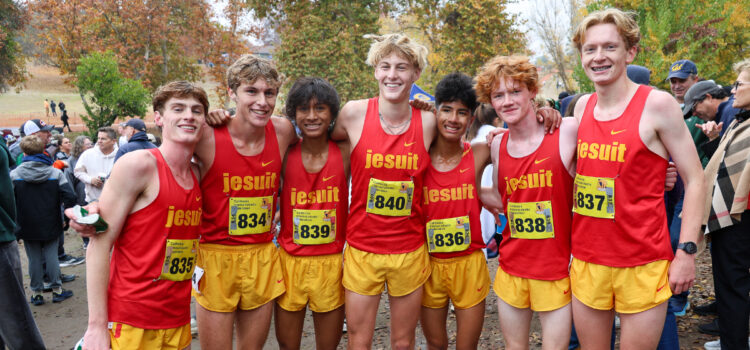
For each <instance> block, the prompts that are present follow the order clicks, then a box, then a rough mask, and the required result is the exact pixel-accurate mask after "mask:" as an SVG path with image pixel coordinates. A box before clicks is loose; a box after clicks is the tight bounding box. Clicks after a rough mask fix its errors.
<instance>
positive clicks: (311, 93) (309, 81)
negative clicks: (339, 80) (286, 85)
mask: <svg viewBox="0 0 750 350" xmlns="http://www.w3.org/2000/svg"><path fill="white" fill-rule="evenodd" d="M313 98H314V99H315V100H317V101H318V103H322V104H325V105H327V106H328V108H329V109H330V110H331V126H332V125H333V124H334V122H335V121H336V117H338V115H339V104H340V103H341V100H340V99H339V94H338V92H336V88H334V87H333V85H331V83H329V82H328V81H326V80H325V79H323V78H317V77H302V78H299V79H297V80H296V81H295V82H294V84H293V85H292V88H291V89H289V93H288V95H287V98H286V106H285V107H284V111H285V114H286V116H287V118H289V119H291V120H292V123H294V122H295V117H296V114H297V107H300V106H306V105H307V104H309V103H310V100H312V99H313Z"/></svg>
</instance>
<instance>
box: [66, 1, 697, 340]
mask: <svg viewBox="0 0 750 350" xmlns="http://www.w3.org/2000/svg"><path fill="white" fill-rule="evenodd" d="M372 38H373V39H374V42H373V44H372V46H371V48H370V51H369V53H368V56H367V63H368V64H369V65H371V66H372V67H373V68H374V76H375V79H376V80H377V82H378V86H379V95H378V96H377V97H374V98H371V99H367V100H356V101H350V102H347V103H346V104H345V105H344V106H343V107H342V108H341V110H340V111H339V97H338V94H337V92H336V90H335V89H334V88H333V87H332V86H331V85H330V84H329V83H328V82H326V81H325V80H323V79H320V78H301V79H299V80H297V81H296V82H295V83H294V84H293V86H292V88H291V90H290V91H289V93H288V98H287V101H286V106H285V109H286V115H287V117H288V119H285V118H281V117H275V116H272V113H273V110H274V107H275V104H276V97H277V94H278V91H279V88H280V86H281V84H282V82H283V76H282V75H281V74H280V73H279V72H278V71H277V70H276V68H275V67H274V65H273V64H272V63H271V62H270V61H268V60H265V59H262V58H259V57H256V56H251V55H248V56H243V57H242V58H240V59H239V60H237V62H235V63H234V64H233V65H232V66H231V67H230V68H229V70H228V73H227V84H228V87H229V94H230V98H231V99H232V100H233V101H234V102H235V103H236V106H237V109H236V115H235V116H234V117H232V118H226V117H224V113H223V111H221V112H219V113H215V114H214V113H212V116H211V117H210V119H211V120H212V124H215V123H216V122H218V124H224V125H219V126H216V127H214V128H213V129H211V128H208V127H206V126H204V122H205V119H206V117H207V111H208V102H207V98H206V94H205V92H204V91H203V90H202V89H201V88H199V87H196V86H194V85H192V84H190V83H186V82H173V83H170V84H167V85H165V86H164V87H162V88H160V89H159V90H158V91H157V93H156V96H155V97H154V112H155V121H156V124H157V125H159V126H160V127H162V132H163V135H164V137H163V139H164V141H163V144H162V146H161V147H159V148H158V149H156V150H149V151H138V152H133V153H131V154H128V155H126V156H124V157H123V158H122V159H121V160H120V161H119V162H118V163H117V164H116V165H115V167H114V169H113V170H112V175H111V177H110V180H109V181H108V183H107V186H105V188H104V192H103V193H102V197H101V199H100V204H99V211H100V214H101V216H102V218H104V219H105V220H106V221H107V222H108V223H109V224H110V229H109V230H108V231H107V232H105V233H101V234H96V233H94V232H93V229H92V228H91V227H87V226H84V225H80V224H74V227H75V228H76V229H78V230H79V231H81V232H82V234H84V235H87V236H90V237H92V240H91V243H90V246H89V249H88V252H87V260H88V264H87V275H88V283H87V286H88V293H89V294H88V295H89V328H88V330H87V332H86V335H85V338H84V343H83V345H84V347H85V348H88V349H107V348H109V347H111V348H112V349H127V348H180V349H181V348H186V347H189V345H190V340H191V336H190V330H189V324H190V308H189V303H190V297H189V295H188V293H189V292H188V290H189V289H191V286H192V295H193V296H194V297H195V299H196V301H197V304H198V305H197V310H196V311H197V319H198V328H199V335H200V342H201V348H205V349H213V348H216V349H229V348H231V347H232V342H233V335H234V336H235V337H236V340H237V346H238V348H242V349H246V348H247V349H250V348H253V349H255V348H257V349H260V348H262V347H263V344H264V343H265V340H266V337H267V333H268V331H269V328H270V321H271V316H272V314H274V310H275V322H276V323H275V325H276V327H275V329H276V336H277V339H278V342H279V345H280V347H281V348H284V349H287V348H289V349H295V348H299V347H300V341H301V335H302V326H303V322H304V315H305V309H306V307H307V305H309V307H310V309H311V311H312V312H313V319H314V322H315V341H316V345H317V347H318V348H325V349H333V348H336V346H337V345H338V343H339V341H340V339H341V336H342V324H343V320H344V315H346V320H347V326H348V327H347V328H348V334H349V337H348V338H349V339H348V346H349V347H350V348H353V349H368V348H370V347H371V345H372V338H373V334H374V329H375V320H376V314H377V311H378V305H379V302H380V296H381V294H382V292H383V291H384V289H385V288H386V287H387V292H388V297H389V306H390V310H389V311H390V322H391V324H390V339H391V347H392V348H396V349H406V348H413V347H414V337H415V328H416V325H417V321H421V325H422V327H423V330H424V334H425V337H426V339H427V342H428V346H429V348H431V349H445V348H447V347H448V343H449V340H448V335H447V331H446V318H447V313H448V303H449V301H450V302H451V303H452V304H453V305H454V307H455V309H456V317H457V337H456V347H457V348H459V349H467V348H476V347H477V344H478V340H479V336H480V333H481V330H482V324H483V322H484V310H485V298H486V296H487V295H488V293H489V289H490V277H489V271H488V268H487V263H486V260H485V258H484V256H483V254H482V252H481V248H483V247H484V242H483V240H482V233H481V228H480V225H479V212H480V210H481V205H482V203H483V204H484V205H485V206H487V207H490V208H493V210H494V211H496V212H498V211H502V212H504V213H505V214H506V216H507V217H508V225H507V228H506V230H505V232H503V237H504V239H503V241H502V243H501V245H500V248H499V250H500V255H499V268H498V272H497V275H496V277H495V282H494V286H493V289H494V291H495V292H496V293H497V295H498V296H499V299H498V310H499V315H500V324H501V329H502V331H503V334H504V338H505V341H506V347H507V348H510V349H516V348H518V349H523V348H528V332H529V325H530V321H531V316H532V313H533V312H534V311H536V312H538V313H539V315H540V319H541V322H542V336H543V347H544V348H549V349H553V348H554V349H563V348H566V347H567V342H568V339H569V337H570V332H571V326H572V321H573V319H575V325H576V329H577V331H578V335H579V337H580V341H581V344H582V346H583V348H592V349H603V348H608V347H609V342H610V332H611V325H612V321H613V318H614V313H615V311H616V312H619V313H620V315H621V320H622V326H621V331H622V336H621V347H622V348H623V349H649V348H655V347H656V344H657V342H658V339H659V335H660V333H661V326H662V325H663V322H664V317H665V313H666V310H665V308H666V304H665V301H666V300H667V299H668V298H669V296H670V295H671V293H673V292H674V293H679V292H681V291H683V290H686V289H688V288H689V287H690V286H691V285H692V282H693V279H694V256H693V254H694V253H695V252H694V251H693V250H692V249H690V248H691V244H693V245H694V242H695V241H696V240H697V239H698V236H697V234H698V230H699V216H698V215H697V214H698V210H699V209H698V203H702V202H703V201H702V198H701V193H700V192H701V190H700V189H701V188H702V184H703V175H702V172H701V167H700V164H699V162H698V158H697V155H696V154H695V151H691V150H694V149H695V148H694V147H693V146H692V140H691V139H690V136H689V134H688V132H687V129H686V128H685V126H684V125H685V124H684V122H683V121H682V118H681V113H680V109H679V107H678V105H677V103H676V102H675V101H674V99H673V98H672V97H671V96H670V95H669V94H667V93H664V92H660V91H656V90H652V89H651V88H649V87H645V86H639V85H637V84H635V83H633V82H631V81H630V80H628V78H627V77H626V66H627V65H628V64H629V63H630V62H632V61H633V59H634V58H635V55H636V51H637V44H638V39H639V30H638V26H637V25H636V23H635V21H634V20H633V19H632V18H631V17H630V16H629V15H628V14H626V13H624V12H622V11H619V10H616V9H610V10H605V11H600V12H595V13H592V14H591V15H589V16H587V17H586V18H585V19H584V20H583V22H582V23H581V25H580V27H579V28H578V30H577V32H576V34H575V37H574V43H575V44H576V46H577V48H578V49H579V51H580V53H581V59H582V65H583V68H584V71H585V72H586V74H587V76H588V77H589V79H591V80H592V82H593V83H594V86H595V88H596V92H595V93H594V94H592V95H587V96H585V97H583V98H582V99H581V101H580V102H579V103H578V104H577V105H576V109H575V118H566V119H564V120H563V121H562V124H561V126H560V128H559V129H556V130H553V131H551V132H549V133H548V132H546V130H545V127H544V126H543V125H542V124H540V123H539V122H538V121H537V119H536V114H537V111H536V110H535V108H534V106H533V99H534V97H535V96H536V94H537V92H538V88H539V87H538V76H537V70H536V67H534V66H533V65H532V64H531V63H529V61H528V59H526V58H524V57H519V56H498V57H495V58H493V59H492V60H490V61H489V62H487V64H486V65H485V66H484V67H482V69H481V70H480V72H479V73H478V75H477V77H476V78H475V79H474V81H472V79H471V78H470V77H468V76H466V75H463V74H460V73H454V74H450V75H448V76H446V77H445V78H443V79H442V80H441V82H440V83H439V84H438V86H437V89H436V92H435V97H436V103H435V107H436V111H435V112H434V113H433V112H432V111H425V110H420V109H418V108H414V107H412V106H411V105H410V103H409V93H410V90H411V87H412V85H413V84H414V82H416V81H417V80H418V79H419V76H420V73H421V72H422V70H423V69H424V68H425V67H426V65H427V50H426V48H424V47H423V46H421V45H419V44H417V43H415V42H414V41H412V40H410V39H409V38H407V37H406V36H404V35H400V34H389V35H384V36H373V37H372ZM480 102H482V103H488V104H491V105H492V107H493V108H494V109H495V111H496V112H497V114H498V115H499V116H500V118H501V119H502V120H503V121H504V122H505V123H506V124H507V126H508V128H507V130H506V131H504V132H500V133H499V135H498V136H496V137H495V138H494V140H493V141H492V143H491V148H490V146H489V145H488V144H486V143H474V144H468V143H466V142H465V141H464V135H465V132H466V129H467V127H468V126H469V125H470V124H471V123H472V121H473V118H474V117H473V115H474V110H475V109H476V107H477V105H478V104H479V103H480ZM290 121H291V122H290ZM292 123H294V125H293V124H292ZM295 125H296V127H297V129H298V130H299V132H300V133H301V136H302V137H301V141H300V140H299V139H298V137H297V135H296V133H295V128H294V126H295ZM678 150H679V151H678ZM669 156H671V157H672V159H673V160H674V162H675V163H676V165H677V168H678V170H679V173H680V175H681V176H682V178H683V181H684V182H685V188H686V195H685V205H684V215H683V224H682V225H683V226H682V234H681V238H680V242H681V243H683V245H682V247H686V248H685V250H678V252H677V254H676V256H675V257H674V260H673V256H672V253H671V249H670V246H669V234H668V231H667V228H666V214H665V210H664V205H663V202H662V200H661V198H662V195H663V192H664V187H665V174H666V167H667V158H668V157H669ZM191 158H192V159H193V162H192V163H191ZM490 163H493V164H494V165H495V167H494V169H495V170H494V172H495V173H494V175H493V179H494V186H493V188H480V186H479V183H480V181H479V179H480V177H481V175H480V174H481V173H482V170H483V169H484V167H485V166H486V165H488V164H490ZM349 187H351V188H349ZM350 192H351V199H349V193H350ZM279 193H280V194H281V196H280V197H278V194H279ZM480 199H481V202H480ZM279 202H280V204H278V203H279ZM277 205H278V206H279V207H280V218H275V212H276V208H277ZM277 220H280V226H281V229H280V232H279V233H278V243H279V245H280V249H278V248H276V247H275V246H274V244H273V243H272V240H273V238H274V234H275V232H274V230H275V223H276V221H277ZM162 223H163V224H162ZM344 243H346V245H345V244H344ZM112 247H114V251H113V253H112V257H111V260H110V257H109V252H110V250H111V249H112ZM690 251H692V253H690ZM162 252H163V253H162ZM162 254H163V255H162ZM571 256H572V262H571ZM670 261H672V262H671V264H670ZM235 329H236V333H235V332H234V330H235Z"/></svg>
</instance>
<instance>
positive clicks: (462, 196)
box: [422, 142, 485, 259]
mask: <svg viewBox="0 0 750 350" xmlns="http://www.w3.org/2000/svg"><path fill="white" fill-rule="evenodd" d="M475 174H476V172H475V169H474V152H473V151H472V150H471V145H470V144H469V143H468V142H464V153H463V155H462V156H461V161H460V162H459V163H458V165H457V166H456V167H455V168H454V169H453V170H449V171H446V172H441V171H439V170H437V169H435V167H433V166H432V164H430V166H429V167H427V172H425V175H424V185H423V187H422V189H423V197H424V202H423V203H424V212H425V221H426V223H427V235H428V237H427V241H428V248H429V249H430V250H431V251H432V250H434V249H435V248H437V249H440V247H446V248H447V247H451V246H458V247H461V248H458V249H457V250H454V251H451V252H439V253H435V252H431V253H430V255H431V256H433V257H436V258H441V259H447V258H453V257H457V256H463V255H469V254H471V253H472V252H474V251H475V250H479V249H482V248H484V246H485V244H484V240H483V238H482V225H481V224H480V222H479V213H480V212H481V211H482V207H481V205H480V204H479V196H478V195H477V188H476V177H475ZM464 216H468V219H469V220H468V221H469V222H468V224H469V232H468V233H469V235H470V243H469V244H466V247H462V246H463V245H464V244H462V243H465V242H463V240H464V239H465V236H464V231H465V230H461V229H459V230H456V229H455V228H456V227H457V226H456V225H451V228H453V230H449V231H448V232H445V233H441V232H433V235H434V234H441V235H442V237H440V238H439V241H438V242H436V240H435V239H434V237H433V239H430V238H429V234H430V229H431V228H432V225H431V224H430V222H431V221H432V220H440V219H448V218H461V217H464ZM461 221H463V220H461ZM456 224H458V225H459V226H463V225H465V224H466V223H463V222H456ZM433 230H434V229H433ZM456 233H458V235H457V236H458V238H457V237H456Z"/></svg>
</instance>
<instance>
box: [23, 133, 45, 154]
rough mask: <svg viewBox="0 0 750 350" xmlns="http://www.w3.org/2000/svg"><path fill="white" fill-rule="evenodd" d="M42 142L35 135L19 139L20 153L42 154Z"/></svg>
mask: <svg viewBox="0 0 750 350" xmlns="http://www.w3.org/2000/svg"><path fill="white" fill-rule="evenodd" d="M44 146H45V144H44V142H42V139H40V138H39V137H37V136H36V135H29V136H26V137H24V138H23V139H21V151H23V153H24V154H26V155H29V156H30V155H33V154H40V153H43V152H44Z"/></svg>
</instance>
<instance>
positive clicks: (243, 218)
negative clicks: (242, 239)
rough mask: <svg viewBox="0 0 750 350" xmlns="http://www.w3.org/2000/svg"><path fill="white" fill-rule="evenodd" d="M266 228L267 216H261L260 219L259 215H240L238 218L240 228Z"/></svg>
mask: <svg viewBox="0 0 750 350" xmlns="http://www.w3.org/2000/svg"><path fill="white" fill-rule="evenodd" d="M259 224H260V225H261V226H266V214H265V213H263V214H261V215H260V218H258V214H255V213H252V214H250V215H247V214H240V215H238V216H237V227H238V228H247V227H251V228H252V227H256V226H258V225H259Z"/></svg>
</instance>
